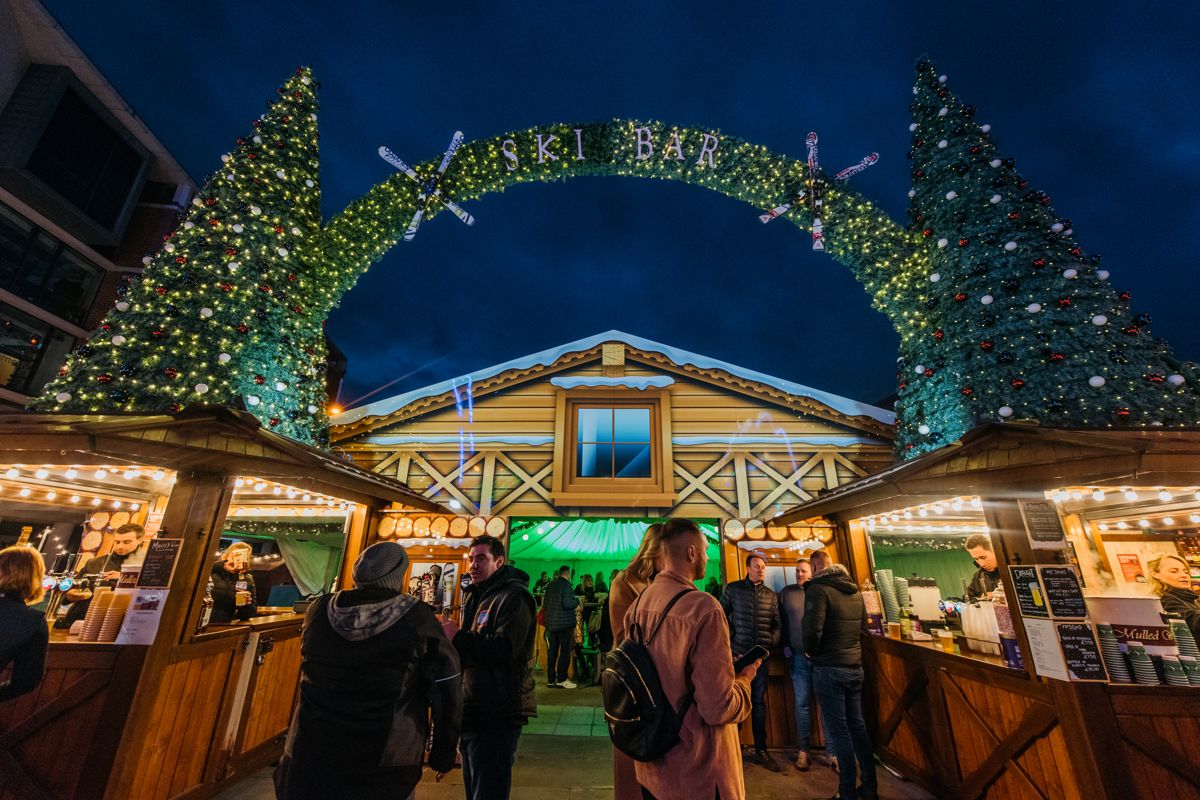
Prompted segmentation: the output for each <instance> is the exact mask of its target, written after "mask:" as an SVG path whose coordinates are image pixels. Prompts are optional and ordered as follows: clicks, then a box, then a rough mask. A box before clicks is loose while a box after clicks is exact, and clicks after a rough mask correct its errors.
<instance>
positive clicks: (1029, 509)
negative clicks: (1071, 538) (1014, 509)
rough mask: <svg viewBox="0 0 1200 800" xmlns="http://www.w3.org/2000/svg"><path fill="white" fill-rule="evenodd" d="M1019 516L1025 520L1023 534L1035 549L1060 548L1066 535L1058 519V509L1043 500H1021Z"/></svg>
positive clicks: (1063, 544)
mask: <svg viewBox="0 0 1200 800" xmlns="http://www.w3.org/2000/svg"><path fill="white" fill-rule="evenodd" d="M1020 506H1021V518H1022V519H1024V520H1025V535H1026V536H1027V537H1028V538H1029V546H1030V547H1032V548H1034V549H1035V550H1060V549H1062V548H1064V547H1065V546H1066V542H1067V537H1066V535H1065V534H1064V533H1063V529H1062V523H1061V522H1059V519H1058V509H1056V508H1055V507H1054V504H1053V503H1050V502H1047V501H1045V500H1021V501H1020Z"/></svg>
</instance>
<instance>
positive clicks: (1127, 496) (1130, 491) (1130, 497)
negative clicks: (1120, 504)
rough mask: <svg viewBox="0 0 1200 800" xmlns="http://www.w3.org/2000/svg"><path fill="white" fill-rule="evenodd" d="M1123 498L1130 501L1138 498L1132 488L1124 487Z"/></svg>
mask: <svg viewBox="0 0 1200 800" xmlns="http://www.w3.org/2000/svg"><path fill="white" fill-rule="evenodd" d="M1125 499H1126V500H1128V501H1129V502H1131V503H1132V502H1134V501H1135V500H1137V499H1138V493H1137V492H1135V491H1134V490H1133V489H1126V490H1125Z"/></svg>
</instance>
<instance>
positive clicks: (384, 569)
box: [353, 542, 408, 592]
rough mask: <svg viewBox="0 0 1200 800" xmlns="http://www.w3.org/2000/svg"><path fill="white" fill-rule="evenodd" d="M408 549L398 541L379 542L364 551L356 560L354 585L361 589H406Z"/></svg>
mask: <svg viewBox="0 0 1200 800" xmlns="http://www.w3.org/2000/svg"><path fill="white" fill-rule="evenodd" d="M406 567H408V551H407V550H405V549H404V545H402V544H398V543H396V542H377V543H375V544H373V545H371V546H370V547H368V548H367V549H366V550H363V551H362V554H361V555H359V557H358V560H357V561H355V562H354V573H353V575H354V585H355V586H357V587H358V588H360V589H376V588H378V589H391V590H392V591H395V592H401V591H404V572H405V568H406Z"/></svg>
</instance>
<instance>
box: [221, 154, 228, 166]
mask: <svg viewBox="0 0 1200 800" xmlns="http://www.w3.org/2000/svg"><path fill="white" fill-rule="evenodd" d="M221 161H223V162H225V163H226V164H228V163H229V153H226V154H224V155H223V156H221Z"/></svg>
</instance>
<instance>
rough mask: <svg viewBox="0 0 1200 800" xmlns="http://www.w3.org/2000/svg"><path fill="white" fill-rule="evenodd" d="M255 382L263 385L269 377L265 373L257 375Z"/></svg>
mask: <svg viewBox="0 0 1200 800" xmlns="http://www.w3.org/2000/svg"><path fill="white" fill-rule="evenodd" d="M254 382H255V383H257V384H258V385H259V386H262V385H263V384H264V383H266V382H267V379H266V377H265V376H263V375H255V376H254Z"/></svg>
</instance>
